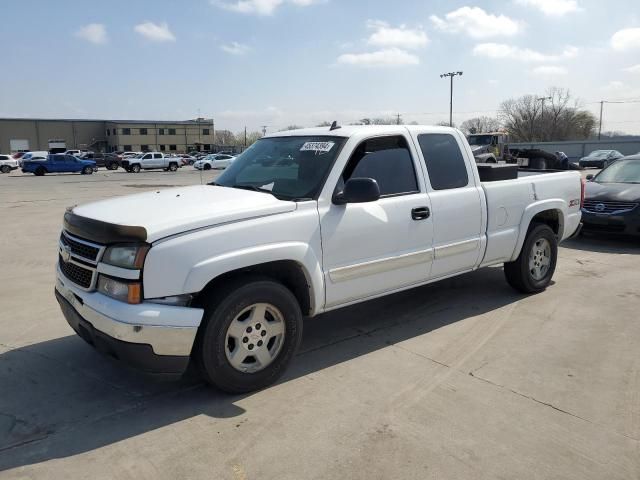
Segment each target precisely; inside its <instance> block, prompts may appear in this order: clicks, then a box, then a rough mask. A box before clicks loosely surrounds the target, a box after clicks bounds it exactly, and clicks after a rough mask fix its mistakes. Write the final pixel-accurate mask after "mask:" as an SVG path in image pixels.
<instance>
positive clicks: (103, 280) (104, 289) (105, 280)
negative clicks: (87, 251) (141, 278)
mask: <svg viewBox="0 0 640 480" xmlns="http://www.w3.org/2000/svg"><path fill="white" fill-rule="evenodd" d="M98 291H99V292H100V293H104V294H105V295H107V296H109V297H111V298H115V299H116V300H120V301H121V302H126V303H133V304H136V303H140V302H141V301H142V288H141V287H140V283H138V282H123V281H120V280H116V279H114V278H111V277H107V276H105V275H100V276H99V277H98Z"/></svg>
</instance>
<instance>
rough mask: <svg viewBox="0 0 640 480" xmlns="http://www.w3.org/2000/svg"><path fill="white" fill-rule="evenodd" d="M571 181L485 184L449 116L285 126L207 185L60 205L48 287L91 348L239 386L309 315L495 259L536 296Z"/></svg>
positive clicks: (547, 176) (288, 350)
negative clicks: (193, 368)
mask: <svg viewBox="0 0 640 480" xmlns="http://www.w3.org/2000/svg"><path fill="white" fill-rule="evenodd" d="M494 167H495V168H499V167H501V166H500V165H495V166H494ZM502 167H504V166H502ZM507 167H508V166H507ZM509 168H511V167H509ZM516 168H517V167H516ZM582 192H583V183H582V181H581V177H580V174H579V173H578V172H558V173H556V172H550V173H549V172H548V173H544V174H533V175H529V176H524V177H522V178H515V179H512V180H502V181H492V182H483V181H482V180H481V178H480V174H479V170H478V167H477V166H476V162H475V160H474V157H473V153H472V152H471V148H470V147H469V145H468V144H467V141H466V140H465V138H464V136H463V135H462V134H461V133H460V132H459V131H458V130H455V129H452V128H446V127H425V126H349V127H346V126H345V127H336V126H333V127H332V128H324V127H323V128H314V129H305V130H297V131H289V132H279V133H277V134H275V135H270V136H266V137H264V138H262V139H261V140H258V141H257V142H256V143H255V144H254V145H253V146H252V147H251V148H249V149H248V150H247V151H245V152H244V153H243V154H242V155H240V156H239V157H238V158H237V159H236V161H235V162H234V163H233V164H232V165H231V166H230V167H229V168H228V169H227V170H226V171H225V172H224V173H223V174H222V175H221V176H220V177H219V178H217V179H216V181H215V182H214V183H210V184H208V185H201V186H191V187H183V188H174V189H168V190H163V191H150V192H146V193H141V194H136V195H131V196H125V197H119V198H114V199H109V200H103V201H98V202H95V203H91V204H87V205H83V206H77V207H73V208H71V209H69V210H68V211H67V212H66V213H65V216H64V229H63V231H62V233H61V236H60V255H59V261H58V269H57V284H56V296H57V298H58V301H59V303H60V305H61V308H62V310H63V312H64V315H65V317H66V318H67V321H68V322H69V324H70V325H71V326H72V327H73V329H74V330H75V331H76V332H77V333H78V334H79V335H80V336H81V337H83V338H84V339H85V340H87V341H88V342H89V343H90V344H92V345H94V346H95V347H96V348H97V349H98V350H101V351H103V352H106V353H107V354H109V355H111V356H113V357H116V358H119V359H121V360H123V361H125V362H126V363H129V364H131V365H133V366H137V367H138V368H142V369H144V370H148V371H153V372H166V373H180V372H182V371H184V370H185V369H186V368H187V365H188V364H189V363H190V362H191V361H193V362H194V364H195V365H197V366H198V367H199V371H200V372H201V374H202V376H203V377H204V379H206V380H207V381H208V382H210V383H212V384H214V385H216V386H218V387H219V388H221V389H223V390H225V391H229V392H246V391H250V390H254V389H258V388H262V387H265V386H266V385H269V384H271V383H272V382H274V381H275V380H276V379H277V378H278V377H279V376H280V375H281V374H282V373H283V371H284V370H285V368H286V367H287V365H288V364H289V362H290V361H291V359H292V358H293V356H294V353H295V351H296V348H297V347H298V345H299V343H300V340H301V336H302V318H303V317H304V316H314V315H318V314H321V313H323V312H327V311H329V310H334V309H338V308H341V307H344V306H347V305H351V304H354V303H357V302H362V301H365V300H368V299H371V298H375V297H379V296H382V295H387V294H391V293H394V292H398V291H400V290H405V289H409V288H412V287H415V286H418V285H423V284H427V283H430V282H435V281H438V280H441V279H443V278H447V277H451V276H453V275H460V274H462V273H465V272H469V271H472V270H475V269H477V268H481V267H486V266H489V265H496V264H504V271H505V274H506V279H507V281H508V282H509V283H510V284H511V285H512V286H513V287H515V288H516V289H518V290H519V291H521V292H527V293H535V292H540V291H542V290H544V289H545V287H547V286H548V285H549V283H550V281H551V277H552V275H553V273H554V270H555V267H556V258H557V245H558V243H559V242H560V241H562V240H564V239H566V238H567V237H569V236H570V235H572V234H573V233H574V232H575V231H576V230H577V229H578V227H579V225H580V219H581V213H580V205H581V201H582Z"/></svg>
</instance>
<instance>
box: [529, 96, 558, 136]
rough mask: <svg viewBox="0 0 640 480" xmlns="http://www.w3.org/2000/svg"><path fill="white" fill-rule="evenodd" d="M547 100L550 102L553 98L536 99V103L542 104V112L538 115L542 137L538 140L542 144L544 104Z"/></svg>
mask: <svg viewBox="0 0 640 480" xmlns="http://www.w3.org/2000/svg"><path fill="white" fill-rule="evenodd" d="M547 100H549V101H551V100H553V98H551V97H540V98H536V101H537V102H542V111H541V114H540V119H541V120H542V128H541V132H542V137H541V138H540V140H541V141H543V142H544V102H546V101H547ZM532 140H533V139H532Z"/></svg>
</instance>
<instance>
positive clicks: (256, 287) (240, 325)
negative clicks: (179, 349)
mask: <svg viewBox="0 0 640 480" xmlns="http://www.w3.org/2000/svg"><path fill="white" fill-rule="evenodd" d="M205 312H206V313H205V319H204V322H203V325H202V326H201V332H200V333H199V340H198V344H197V347H196V350H195V355H196V361H197V362H198V364H199V366H200V370H201V373H202V376H203V377H204V379H205V380H206V381H207V382H209V383H211V384H213V385H215V386H216V387H218V388H220V389H221V390H224V391H226V392H229V393H243V392H250V391H253V390H258V389H261V388H264V387H266V386H268V385H271V384H272V383H274V382H275V381H276V380H277V379H278V378H279V377H280V376H281V375H282V374H283V373H284V371H285V370H286V368H287V366H288V365H289V363H290V362H291V360H292V359H293V356H294V355H295V352H296V350H297V349H298V346H299V344H300V341H301V339H302V312H301V311H300V306H299V305H298V302H297V300H296V298H295V297H294V296H293V294H292V293H291V291H290V290H289V289H287V288H286V287H285V286H284V285H282V284H280V283H278V282H275V281H273V280H271V279H268V278H263V277H253V278H250V279H246V280H245V281H244V282H241V283H240V282H239V283H236V284H235V286H232V285H230V286H229V287H228V289H227V290H226V291H225V292H217V295H216V299H212V300H211V303H210V304H209V305H208V306H207V307H206V308H205Z"/></svg>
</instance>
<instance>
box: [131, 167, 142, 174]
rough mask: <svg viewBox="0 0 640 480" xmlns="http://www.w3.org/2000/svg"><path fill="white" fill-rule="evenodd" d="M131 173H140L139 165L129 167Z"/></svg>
mask: <svg viewBox="0 0 640 480" xmlns="http://www.w3.org/2000/svg"><path fill="white" fill-rule="evenodd" d="M131 172H133V173H139V172H140V165H132V166H131Z"/></svg>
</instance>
